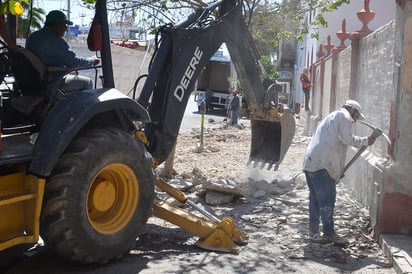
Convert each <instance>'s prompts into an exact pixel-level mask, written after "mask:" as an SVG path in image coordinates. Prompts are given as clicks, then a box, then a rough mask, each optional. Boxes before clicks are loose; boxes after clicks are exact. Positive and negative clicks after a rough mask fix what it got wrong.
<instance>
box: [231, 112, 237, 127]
mask: <svg viewBox="0 0 412 274" xmlns="http://www.w3.org/2000/svg"><path fill="white" fill-rule="evenodd" d="M230 119H231V122H232V123H231V124H232V125H237V111H232V113H231V117H230Z"/></svg>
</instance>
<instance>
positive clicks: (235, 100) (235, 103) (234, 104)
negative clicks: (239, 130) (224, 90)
mask: <svg viewBox="0 0 412 274" xmlns="http://www.w3.org/2000/svg"><path fill="white" fill-rule="evenodd" d="M232 95H233V97H232V100H230V104H229V110H230V121H231V125H232V126H234V125H237V117H238V116H237V115H238V113H237V112H238V111H239V107H240V100H239V96H237V90H236V89H234V90H233V91H232Z"/></svg>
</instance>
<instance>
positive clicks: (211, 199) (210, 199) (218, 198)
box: [205, 191, 235, 205]
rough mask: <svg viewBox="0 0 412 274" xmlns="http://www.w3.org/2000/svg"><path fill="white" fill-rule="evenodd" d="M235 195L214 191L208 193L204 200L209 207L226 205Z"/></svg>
mask: <svg viewBox="0 0 412 274" xmlns="http://www.w3.org/2000/svg"><path fill="white" fill-rule="evenodd" d="M234 197H235V195H233V194H227V193H221V192H216V191H209V192H208V193H207V194H206V197H205V200H206V203H207V204H209V205H221V204H228V203H230V202H232V201H233V198H234Z"/></svg>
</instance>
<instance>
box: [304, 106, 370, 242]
mask: <svg viewBox="0 0 412 274" xmlns="http://www.w3.org/2000/svg"><path fill="white" fill-rule="evenodd" d="M363 118H364V115H363V114H362V111H361V106H360V104H359V103H358V102H356V101H354V100H347V101H346V102H345V104H344V105H343V107H342V108H341V109H339V110H337V111H334V112H332V113H330V114H329V115H328V116H326V117H325V118H324V119H323V120H322V121H321V122H320V124H319V126H318V127H317V129H316V132H315V134H314V135H313V136H312V140H311V142H310V144H309V147H308V149H307V152H306V155H305V157H304V162H303V171H304V173H305V176H306V181H307V184H308V187H309V237H310V239H311V240H312V241H315V242H322V243H327V242H332V243H334V244H336V245H346V244H348V240H347V239H346V238H344V237H340V236H338V235H337V234H336V232H335V229H334V221H333V213H334V208H335V201H336V183H337V182H338V180H339V179H340V178H341V177H342V171H343V170H344V165H345V159H346V150H347V147H348V146H354V147H358V148H361V147H364V146H365V147H366V146H370V145H372V144H373V143H374V142H375V140H376V137H377V136H376V134H375V135H374V134H372V135H371V136H369V137H368V136H365V137H360V136H356V135H354V134H353V133H352V123H354V122H356V121H357V120H360V119H363ZM320 219H321V220H322V225H323V236H322V237H320V232H319V224H320Z"/></svg>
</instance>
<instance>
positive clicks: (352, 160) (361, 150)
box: [339, 146, 368, 179]
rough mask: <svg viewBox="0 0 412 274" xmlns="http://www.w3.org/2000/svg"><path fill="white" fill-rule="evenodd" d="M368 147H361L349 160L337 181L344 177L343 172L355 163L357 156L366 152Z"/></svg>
mask: <svg viewBox="0 0 412 274" xmlns="http://www.w3.org/2000/svg"><path fill="white" fill-rule="evenodd" d="M367 147H368V146H363V147H361V148H360V149H359V150H358V152H356V154H355V155H354V156H353V157H352V159H350V161H349V162H348V163H347V164H346V166H345V167H344V168H343V171H342V175H340V177H339V179H341V178H342V177H343V176H344V175H345V172H346V171H347V170H348V169H349V168H350V166H351V165H352V164H353V163H354V162H355V161H356V159H358V158H359V156H360V155H361V154H362V153H363V152H364V151H365V150H366V148H367Z"/></svg>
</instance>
